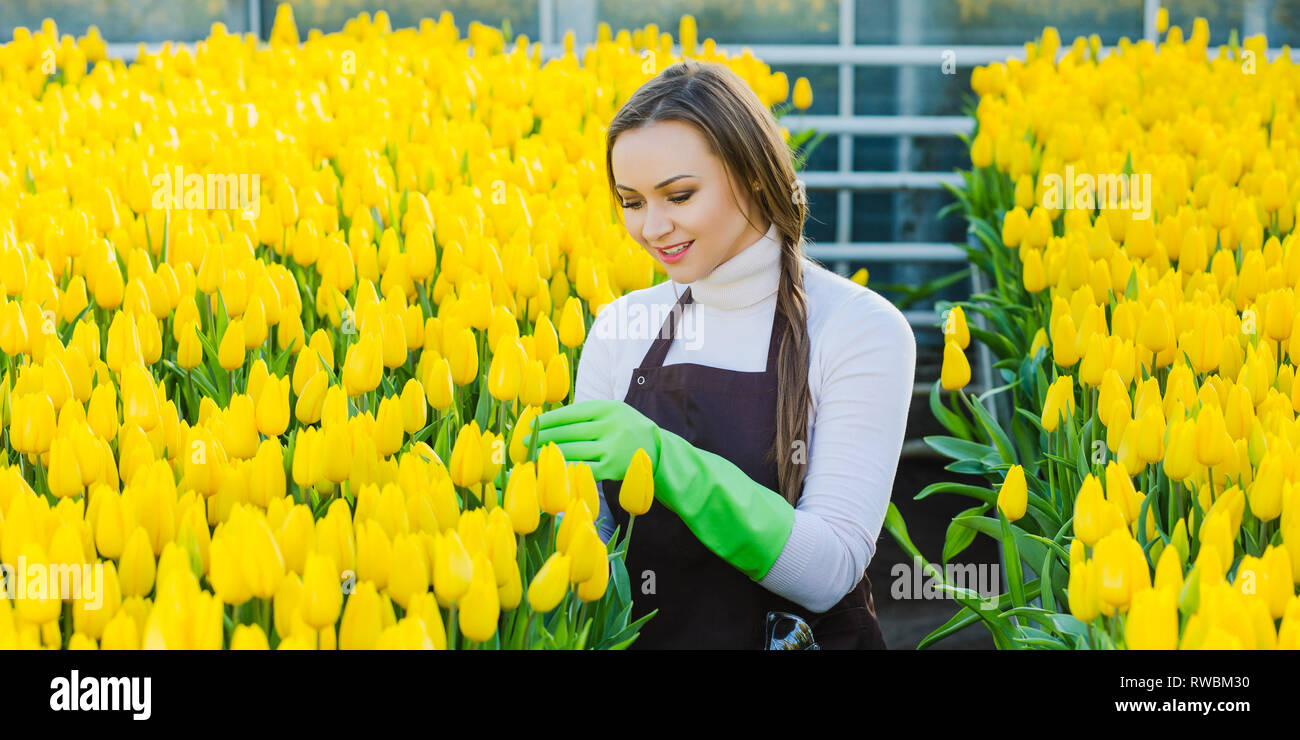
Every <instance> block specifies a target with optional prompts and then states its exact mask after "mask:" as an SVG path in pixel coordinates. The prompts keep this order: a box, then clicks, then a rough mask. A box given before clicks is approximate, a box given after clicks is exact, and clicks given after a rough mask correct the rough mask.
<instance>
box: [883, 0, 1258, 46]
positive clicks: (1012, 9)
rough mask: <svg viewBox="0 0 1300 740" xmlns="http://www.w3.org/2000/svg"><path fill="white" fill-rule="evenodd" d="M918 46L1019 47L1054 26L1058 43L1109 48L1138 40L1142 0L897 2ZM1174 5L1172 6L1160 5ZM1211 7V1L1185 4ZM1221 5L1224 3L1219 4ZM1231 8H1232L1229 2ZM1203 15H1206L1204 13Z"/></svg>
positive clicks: (1195, 1)
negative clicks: (1089, 41) (1089, 39)
mask: <svg viewBox="0 0 1300 740" xmlns="http://www.w3.org/2000/svg"><path fill="white" fill-rule="evenodd" d="M899 2H900V3H901V4H902V7H904V8H906V9H907V12H908V13H914V14H915V16H914V17H913V16H908V17H905V18H904V24H906V22H907V21H908V20H910V21H911V23H912V24H913V25H914V27H915V28H916V29H917V30H916V37H917V38H916V39H915V40H914V41H911V42H912V43H920V44H1017V45H1018V44H1023V43H1024V42H1026V41H1030V40H1032V39H1034V38H1036V37H1037V36H1038V35H1039V34H1040V33H1042V30H1043V27H1044V26H1055V27H1056V30H1057V31H1058V32H1059V33H1060V34H1061V43H1062V44H1065V45H1069V44H1070V43H1071V42H1073V41H1074V37H1076V36H1088V35H1090V34H1093V33H1095V34H1097V35H1098V36H1100V37H1101V42H1102V43H1103V44H1106V45H1108V46H1109V45H1112V44H1115V43H1118V42H1119V39H1120V37H1121V36H1127V37H1129V38H1130V39H1133V40H1136V39H1140V38H1142V0H899ZM1165 4H1166V5H1169V4H1176V3H1165ZM1186 4H1188V5H1192V4H1195V5H1204V6H1211V7H1212V6H1214V5H1216V4H1218V2H1217V0H1189V2H1187V3H1186ZM1224 4H1227V3H1224ZM1234 4H1235V3H1234ZM1206 12H1208V11H1206ZM1171 21H1172V19H1171Z"/></svg>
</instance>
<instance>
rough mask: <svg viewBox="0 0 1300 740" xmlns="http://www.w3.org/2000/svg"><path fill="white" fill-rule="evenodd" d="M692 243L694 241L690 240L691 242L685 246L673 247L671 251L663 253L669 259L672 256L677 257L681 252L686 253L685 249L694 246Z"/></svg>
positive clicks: (667, 250) (666, 250)
mask: <svg viewBox="0 0 1300 740" xmlns="http://www.w3.org/2000/svg"><path fill="white" fill-rule="evenodd" d="M694 243H695V240H694V239H692V240H691V241H688V242H686V243H685V244H683V245H681V246H680V247H673V248H672V249H665V250H663V253H664V254H666V255H668V256H670V257H671V256H673V255H678V254H681V253H682V252H684V251H686V248H687V247H689V246H691V245H692V244H694Z"/></svg>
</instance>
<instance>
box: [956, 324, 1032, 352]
mask: <svg viewBox="0 0 1300 740" xmlns="http://www.w3.org/2000/svg"><path fill="white" fill-rule="evenodd" d="M967 329H968V330H969V331H970V335H971V336H972V337H974V338H976V339H978V340H980V341H981V342H983V343H984V344H986V345H988V348H989V349H991V350H993V354H995V355H997V356H998V358H999V359H1004V358H1008V357H1014V358H1019V357H1021V356H1022V355H1023V353H1022V352H1021V351H1020V350H1018V349H1016V348H1015V346H1014V345H1012V344H1011V342H1010V341H1008V340H1007V338H1006V337H1004V336H1002V335H1001V334H994V333H993V332H989V331H985V330H983V329H981V328H979V327H977V326H970V327H967Z"/></svg>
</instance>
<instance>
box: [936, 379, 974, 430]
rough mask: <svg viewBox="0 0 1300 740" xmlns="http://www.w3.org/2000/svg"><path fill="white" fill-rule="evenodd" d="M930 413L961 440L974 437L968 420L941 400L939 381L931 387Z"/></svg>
mask: <svg viewBox="0 0 1300 740" xmlns="http://www.w3.org/2000/svg"><path fill="white" fill-rule="evenodd" d="M930 413H932V414H934V418H936V419H938V420H939V423H940V424H943V425H944V427H946V428H947V429H948V431H950V432H952V433H953V434H956V435H957V436H958V437H960V438H961V439H965V440H969V439H970V438H971V437H972V436H974V435H973V434H972V433H971V428H970V425H969V424H967V423H966V420H965V419H963V418H962V417H961V416H960V415H959V414H955V413H953V412H952V411H951V410H950V409H949V408H948V407H947V406H945V405H944V404H943V401H942V400H940V397H939V381H938V380H936V381H934V385H932V386H930Z"/></svg>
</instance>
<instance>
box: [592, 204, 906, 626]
mask: <svg viewBox="0 0 1300 740" xmlns="http://www.w3.org/2000/svg"><path fill="white" fill-rule="evenodd" d="M775 234H776V229H775V226H773V227H772V228H771V229H769V231H768V233H767V234H766V235H764V237H763V238H761V239H760V240H759V241H757V242H755V244H754V245H752V246H751V247H749V248H747V249H745V250H744V251H742V252H741V253H740V254H738V255H736V256H735V257H733V258H732V259H730V260H728V261H727V262H725V263H723V264H722V265H720V266H719V267H717V268H716V269H715V270H714V271H713V272H712V273H710V274H709V275H708V276H706V277H705V278H702V279H700V280H697V281H696V282H695V283H692V284H690V286H689V287H691V288H692V296H693V297H694V299H695V302H694V303H692V304H691V305H689V306H687V307H686V309H685V311H684V312H683V314H682V317H681V320H680V323H679V328H678V333H677V338H676V339H675V340H674V341H673V342H672V344H671V345H670V347H669V351H668V354H667V356H666V357H665V359H664V365H673V364H678V363H695V364H700V365H707V366H711V367H719V368H724V369H729V370H736V371H741V372H761V371H762V370H763V369H764V368H765V366H766V362H767V350H768V338H769V336H770V331H771V327H772V319H773V317H774V315H775V312H776V290H775V287H776V285H777V281H778V280H779V277H780V262H779V257H780V245H779V243H778V242H777V241H776V238H775ZM803 268H804V289H805V292H806V294H807V298H808V331H809V335H810V337H811V352H810V357H809V373H808V384H809V389H810V391H811V394H812V401H813V409H814V411H813V414H812V415H811V416H810V417H809V419H810V424H809V426H810V429H811V439H810V442H809V444H808V448H807V461H808V467H807V472H806V476H805V478H804V488H803V494H802V496H801V498H800V500H799V503H798V505H797V506H796V507H795V512H794V526H793V528H792V530H791V532H790V537H789V539H788V540H787V542H786V545H785V548H784V549H783V550H782V552H781V554H780V556H779V557H778V558H777V560H776V563H775V564H774V565H773V566H772V568H771V570H770V571H769V572H768V574H767V575H766V576H765V577H764V578H763V579H762V580H761V581H759V584H760V585H762V586H763V587H764V588H767V589H768V590H770V591H772V592H774V593H777V594H779V595H781V596H783V597H785V598H787V599H790V600H791V601H793V602H795V603H797V604H800V605H801V606H804V607H805V608H807V609H809V610H810V611H813V612H824V611H826V610H827V609H829V608H830V607H832V606H834V605H835V604H836V603H837V602H838V601H839V600H840V599H842V598H843V597H844V595H845V594H847V593H848V592H849V591H850V590H851V589H852V588H853V587H854V586H856V585H857V583H858V581H859V580H861V578H862V575H863V573H864V572H865V571H866V568H867V564H868V563H869V562H870V561H871V558H872V556H873V555H874V553H875V543H876V538H877V537H878V536H879V534H880V529H881V527H882V526H883V524H884V518H885V512H886V509H887V508H888V504H889V498H890V493H891V491H892V489H893V483H894V476H895V473H896V472H897V468H898V459H899V454H900V452H901V450H902V446H903V436H904V431H905V428H906V425H907V415H908V409H909V406H910V402H911V398H912V384H913V380H914V377H915V369H916V338H915V335H914V334H913V332H912V328H911V326H909V325H908V323H907V319H906V318H905V317H904V316H903V314H902V312H901V311H899V310H898V309H897V308H896V307H895V306H894V305H893V304H891V303H890V302H889V301H887V300H886V299H885V298H884V297H882V296H880V295H879V294H878V293H876V292H875V291H873V290H870V289H868V288H863V287H861V286H859V285H857V284H856V283H853V282H852V281H850V280H847V279H845V278H843V277H841V276H839V275H837V274H835V273H833V272H831V271H829V270H827V269H825V268H824V267H822V266H821V265H819V264H817V263H815V262H812V261H811V260H809V259H806V258H805V259H804V261H803ZM686 287H688V286H686V285H682V284H678V283H674V282H673V281H671V280H670V281H666V282H663V283H659V284H657V285H654V286H651V287H649V288H646V289H644V290H638V291H633V292H631V293H628V294H627V295H624V296H621V297H620V298H618V299H617V300H615V301H614V302H613V303H611V304H609V305H608V306H606V307H605V309H604V310H603V311H602V312H601V313H600V315H599V316H597V317H596V319H595V321H594V322H593V324H592V327H591V332H590V333H589V335H588V338H587V341H586V343H585V344H584V346H583V349H582V354H581V356H580V359H579V361H578V373H577V380H576V383H575V386H574V400H575V402H576V401H583V400H588V399H614V400H620V401H621V400H623V399H624V398H625V397H626V395H627V390H628V387H629V384H630V383H631V379H632V373H633V370H635V369H636V367H637V366H638V365H639V364H640V362H641V360H642V358H643V357H644V356H645V353H646V351H647V350H648V349H649V348H650V345H651V343H652V342H653V340H654V337H655V335H656V334H657V332H658V330H659V328H660V326H661V325H662V323H663V319H664V318H665V317H666V316H667V314H668V311H669V309H671V307H672V306H673V304H674V303H675V302H676V300H677V296H678V295H680V293H682V292H684V291H685V289H686ZM600 508H601V514H600V532H601V536H602V538H604V539H606V540H608V538H609V536H610V534H611V533H612V530H613V526H612V522H611V520H610V518H609V513H608V512H609V507H608V503H607V502H606V501H605V498H604V491H603V486H601V501H600Z"/></svg>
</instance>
